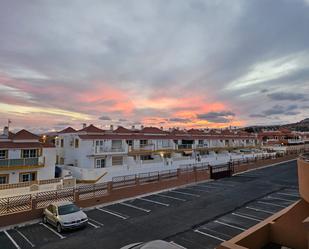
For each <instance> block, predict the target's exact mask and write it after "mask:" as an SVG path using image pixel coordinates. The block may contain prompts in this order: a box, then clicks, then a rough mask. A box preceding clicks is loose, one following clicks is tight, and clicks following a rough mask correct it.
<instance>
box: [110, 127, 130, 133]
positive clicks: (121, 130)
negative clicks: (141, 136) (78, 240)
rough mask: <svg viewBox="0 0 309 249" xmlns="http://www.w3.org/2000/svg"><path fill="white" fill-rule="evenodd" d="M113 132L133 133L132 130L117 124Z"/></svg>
mask: <svg viewBox="0 0 309 249" xmlns="http://www.w3.org/2000/svg"><path fill="white" fill-rule="evenodd" d="M113 133H133V131H131V130H129V129H126V128H124V127H122V126H119V127H118V128H117V129H116V130H114V131H113Z"/></svg>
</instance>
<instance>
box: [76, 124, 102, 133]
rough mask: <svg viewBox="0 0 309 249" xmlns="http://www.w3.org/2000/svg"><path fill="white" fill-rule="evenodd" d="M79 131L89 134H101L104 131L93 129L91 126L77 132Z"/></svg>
mask: <svg viewBox="0 0 309 249" xmlns="http://www.w3.org/2000/svg"><path fill="white" fill-rule="evenodd" d="M79 131H85V132H89V133H97V132H103V131H104V130H102V129H100V128H98V127H95V126H94V125H93V124H91V125H89V126H87V127H85V128H83V129H81V130H79Z"/></svg>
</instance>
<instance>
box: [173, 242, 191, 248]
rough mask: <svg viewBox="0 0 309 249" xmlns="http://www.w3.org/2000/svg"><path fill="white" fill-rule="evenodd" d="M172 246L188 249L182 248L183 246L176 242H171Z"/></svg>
mask: <svg viewBox="0 0 309 249" xmlns="http://www.w3.org/2000/svg"><path fill="white" fill-rule="evenodd" d="M170 244H172V245H174V246H178V247H179V248H181V249H187V248H186V247H184V246H182V245H179V244H177V243H175V242H174V241H170Z"/></svg>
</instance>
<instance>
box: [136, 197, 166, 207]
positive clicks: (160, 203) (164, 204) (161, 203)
mask: <svg viewBox="0 0 309 249" xmlns="http://www.w3.org/2000/svg"><path fill="white" fill-rule="evenodd" d="M138 200H142V201H148V202H151V203H155V204H158V205H162V206H165V207H168V206H169V205H170V204H167V203H163V202H159V201H153V200H149V199H146V198H138Z"/></svg>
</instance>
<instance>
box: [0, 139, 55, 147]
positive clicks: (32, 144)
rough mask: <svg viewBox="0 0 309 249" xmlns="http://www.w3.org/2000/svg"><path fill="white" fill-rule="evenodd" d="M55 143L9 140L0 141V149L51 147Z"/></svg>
mask: <svg viewBox="0 0 309 249" xmlns="http://www.w3.org/2000/svg"><path fill="white" fill-rule="evenodd" d="M53 147H55V145H53V144H49V143H39V142H27V143H14V142H11V141H4V142H1V141H0V148H1V149H11V148H17V149H25V148H27V149H28V148H53Z"/></svg>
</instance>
